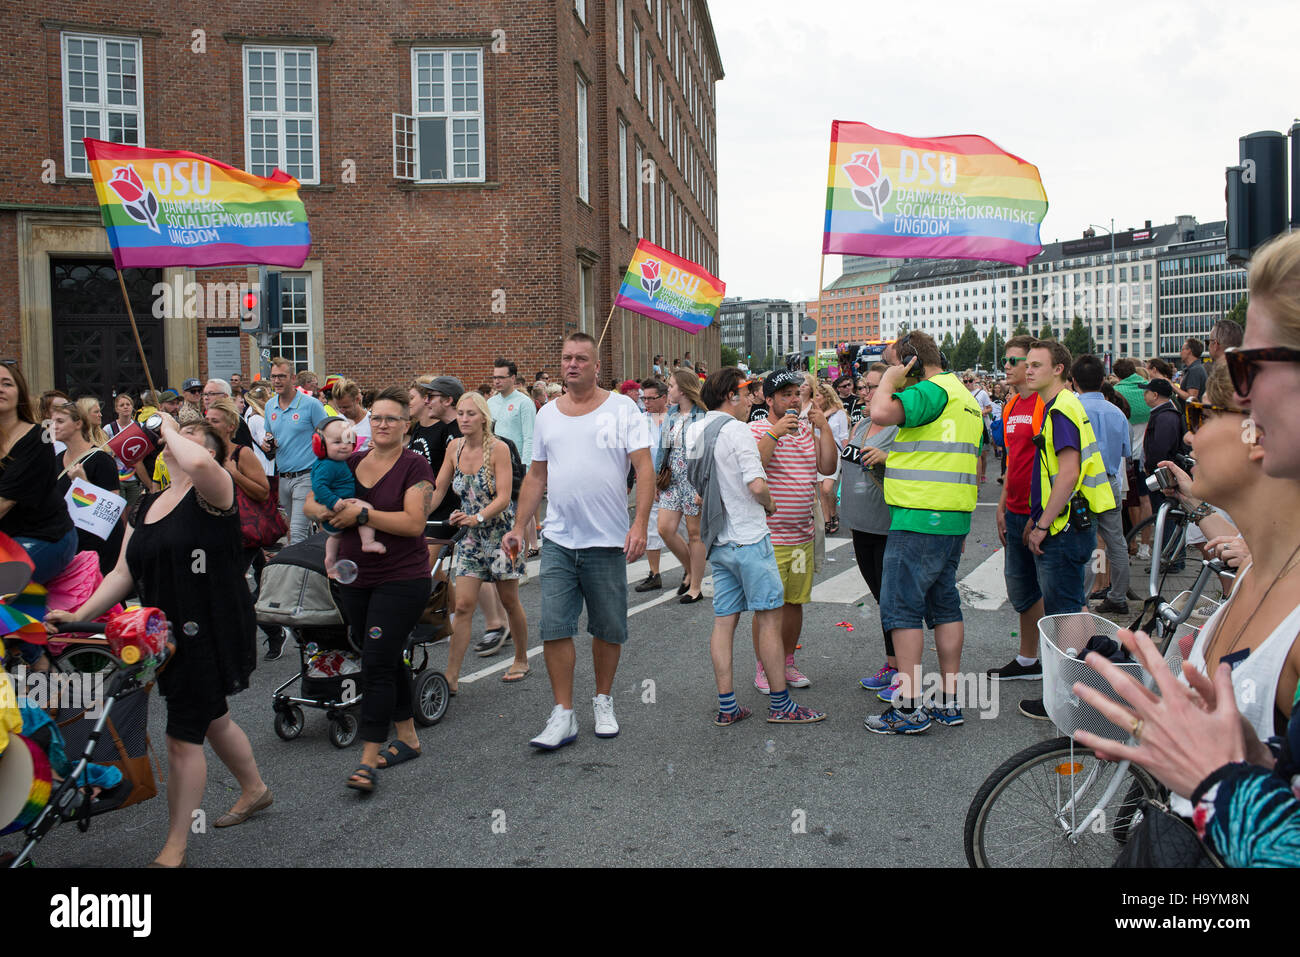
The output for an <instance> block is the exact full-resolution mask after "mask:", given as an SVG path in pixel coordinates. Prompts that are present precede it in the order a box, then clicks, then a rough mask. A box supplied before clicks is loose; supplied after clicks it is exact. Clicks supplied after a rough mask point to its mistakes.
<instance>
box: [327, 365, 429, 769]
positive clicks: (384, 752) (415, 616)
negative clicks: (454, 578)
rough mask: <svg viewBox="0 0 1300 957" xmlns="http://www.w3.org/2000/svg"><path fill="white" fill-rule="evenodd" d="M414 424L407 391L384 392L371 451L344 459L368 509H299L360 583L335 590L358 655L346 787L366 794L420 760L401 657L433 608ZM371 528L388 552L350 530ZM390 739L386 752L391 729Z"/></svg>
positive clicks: (375, 409)
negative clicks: (356, 716)
mask: <svg viewBox="0 0 1300 957" xmlns="http://www.w3.org/2000/svg"><path fill="white" fill-rule="evenodd" d="M409 419H410V398H409V396H408V395H407V390H405V389H401V388H397V387H392V388H388V389H385V390H384V391H383V392H380V393H379V395H378V396H376V398H375V402H374V405H373V406H372V407H371V409H370V428H371V439H370V446H369V447H368V448H366V449H365V450H363V451H361V452H357V453H355V454H354V455H352V456H351V457H350V458H349V459H348V468H350V469H351V470H352V472H353V474H354V475H355V476H356V483H357V484H356V490H357V498H358V499H361V500H363V501H365V502H367V503H368V505H367V506H361V505H356V504H349V505H341V506H340V507H339V508H338V509H337V510H335V511H331V510H330V509H328V508H325V507H324V506H323V505H321V504H320V503H319V502H317V501H316V497H315V496H314V495H311V494H308V496H307V505H306V508H305V511H306V512H307V514H308V515H309V516H310V517H311V518H314V519H316V520H317V521H324V520H328V521H329V523H330V524H331V525H333V526H334V527H335V528H338V529H342V530H343V534H342V536H341V539H342V540H341V541H340V543H339V559H340V560H344V559H346V560H348V561H351V562H353V563H355V564H356V566H357V577H356V579H355V580H354V581H352V582H351V583H349V584H346V585H344V584H340V585H339V597H340V601H341V602H342V603H343V607H344V611H345V612H346V615H347V619H348V623H349V626H350V627H351V628H352V633H353V638H354V639H355V642H356V644H357V645H358V646H359V647H360V648H361V649H362V652H361V731H360V734H361V740H362V742H364V744H363V747H362V750H361V763H360V764H359V765H358V766H357V769H356V770H355V771H353V772H352V774H351V775H350V776H349V777H348V779H347V786H348V787H349V788H352V789H353V790H357V791H362V792H367V793H368V792H370V791H373V790H375V786H376V784H377V777H376V774H375V772H376V770H378V769H381V768H388V767H392V766H393V765H397V764H402V763H404V762H406V761H410V760H412V759H413V758H417V757H419V755H420V739H419V738H418V737H417V736H416V733H415V722H414V719H413V714H414V712H413V711H412V703H411V681H410V678H409V676H408V675H407V674H406V667H405V664H404V663H403V659H402V655H403V653H404V652H405V650H406V640H407V638H408V637H409V636H410V634H411V631H412V629H414V628H415V626H416V623H417V622H419V620H420V614H421V613H422V612H423V611H424V606H425V603H426V602H427V601H428V600H429V592H430V579H429V553H428V551H427V550H426V548H425V543H424V523H425V520H426V519H427V518H428V516H429V513H430V512H431V511H432V510H433V472H432V470H431V469H430V468H429V462H428V460H427V459H426V458H425V457H424V456H423V455H421V454H420V453H419V452H414V451H412V450H410V449H407V448H405V447H404V445H403V440H404V437H405V435H406V423H407V421H408V420H409ZM362 525H370V526H372V527H373V528H374V529H375V533H376V534H375V540H376V541H378V542H380V543H381V544H383V545H384V546H385V547H386V548H387V551H386V552H384V553H383V554H378V553H376V552H367V551H362V549H361V536H360V535H359V534H358V533H357V531H356V529H357V528H358V527H359V526H362ZM392 725H395V726H396V738H395V739H394V740H393V741H392V742H391V743H390V744H389V745H388V746H387V747H384V741H385V740H386V739H387V738H388V729H389V727H390V726H392Z"/></svg>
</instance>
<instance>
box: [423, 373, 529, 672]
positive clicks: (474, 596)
mask: <svg viewBox="0 0 1300 957" xmlns="http://www.w3.org/2000/svg"><path fill="white" fill-rule="evenodd" d="M456 421H457V424H458V425H459V426H460V434H461V437H460V438H459V439H456V440H454V441H453V442H452V443H451V445H450V446H448V448H447V455H446V457H445V458H443V460H442V468H441V470H440V471H439V473H438V478H437V481H436V482H435V483H434V491H433V499H432V507H433V508H434V509H436V508H437V507H438V506H439V505H441V504H442V502H443V499H444V498H445V497H446V495H447V491H448V489H454V491H455V492H456V494H457V495H458V496H460V508H458V509H456V510H455V511H453V512H452V513H451V518H450V519H449V521H450V522H451V524H452V525H456V526H460V527H463V528H464V529H465V530H466V534H465V537H464V538H462V539H461V540H460V542H459V543H457V545H456V617H455V618H454V619H453V621H452V636H451V648H450V649H449V650H448V652H447V672H446V674H447V684H448V686H449V688H450V689H451V693H452V694H455V693H456V690H457V685H458V684H459V683H460V668H461V665H462V663H463V662H464V660H465V651H466V650H467V649H468V648H469V640H470V629H471V627H472V624H473V619H474V608H475V607H476V606H477V605H478V599H479V589H480V588H481V587H482V586H483V584H484V583H485V582H493V583H495V584H496V587H497V594H498V596H499V597H500V599H501V604H502V605H504V606H505V610H506V617H507V619H509V623H510V635H511V637H512V639H513V640H514V645H515V660H514V661H513V662H511V664H510V667H509V668H508V669H507V670H506V673H505V674H503V675H502V676H501V680H502V681H505V682H514V681H522V680H523V679H524V677H525V676H527V674H528V619H527V618H526V617H525V616H524V608H523V605H521V604H520V603H519V579H520V578H521V577H523V574H524V559H523V556H522V555H521V554H518V553H516V554H514V555H509V554H507V553H505V552H504V551H503V549H502V546H501V539H502V538H503V537H505V534H506V533H507V532H508V531H510V529H511V528H512V527H513V526H514V521H515V503H514V502H512V501H511V500H510V489H511V485H512V482H513V478H514V476H513V473H512V472H511V469H510V450H509V449H507V448H506V445H505V443H504V442H499V441H497V439H496V437H495V436H494V435H493V434H492V413H491V412H489V411H488V404H487V400H486V399H484V398H483V396H482V395H481V394H479V393H478V392H466V393H465V394H464V395H462V396H461V397H460V401H458V402H457V403H456Z"/></svg>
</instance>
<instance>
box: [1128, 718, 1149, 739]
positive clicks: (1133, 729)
mask: <svg viewBox="0 0 1300 957" xmlns="http://www.w3.org/2000/svg"><path fill="white" fill-rule="evenodd" d="M1145 726H1146V721H1144V720H1143V719H1142V718H1137V717H1135V718H1133V719H1132V720H1131V721H1130V722H1129V731H1130V733H1131V734H1132V735H1133V740H1134V741H1135V742H1137V743H1138V744H1141V743H1142V729H1143V728H1144V727H1145Z"/></svg>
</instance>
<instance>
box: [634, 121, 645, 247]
mask: <svg viewBox="0 0 1300 957" xmlns="http://www.w3.org/2000/svg"><path fill="white" fill-rule="evenodd" d="M641 156H642V153H641V144H640V143H638V144H636V170H635V172H636V235H637V238H638V239H640V238H641V237H642V236H644V235H645V210H644V204H643V200H642V196H643V194H644V193H645V190H643V189H642V188H641V163H642V162H643V160H642V158H641Z"/></svg>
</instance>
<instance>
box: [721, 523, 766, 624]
mask: <svg viewBox="0 0 1300 957" xmlns="http://www.w3.org/2000/svg"><path fill="white" fill-rule="evenodd" d="M709 564H710V565H711V566H712V568H713V614H714V616H715V617H717V618H725V617H727V616H728V615H739V614H740V613H741V612H742V611H771V610H772V609H773V608H780V607H781V606H782V605H784V604H785V585H784V584H782V583H781V573H780V571H779V570H778V569H777V565H776V552H775V551H774V550H773V548H772V536H771V535H764V536H763V537H762V538H761V539H759V540H758V541H756V542H753V543H752V544H749V545H734V544H732V543H730V542H728V543H726V544H718V545H714V546H713V547H712V548H710V549H709Z"/></svg>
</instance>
